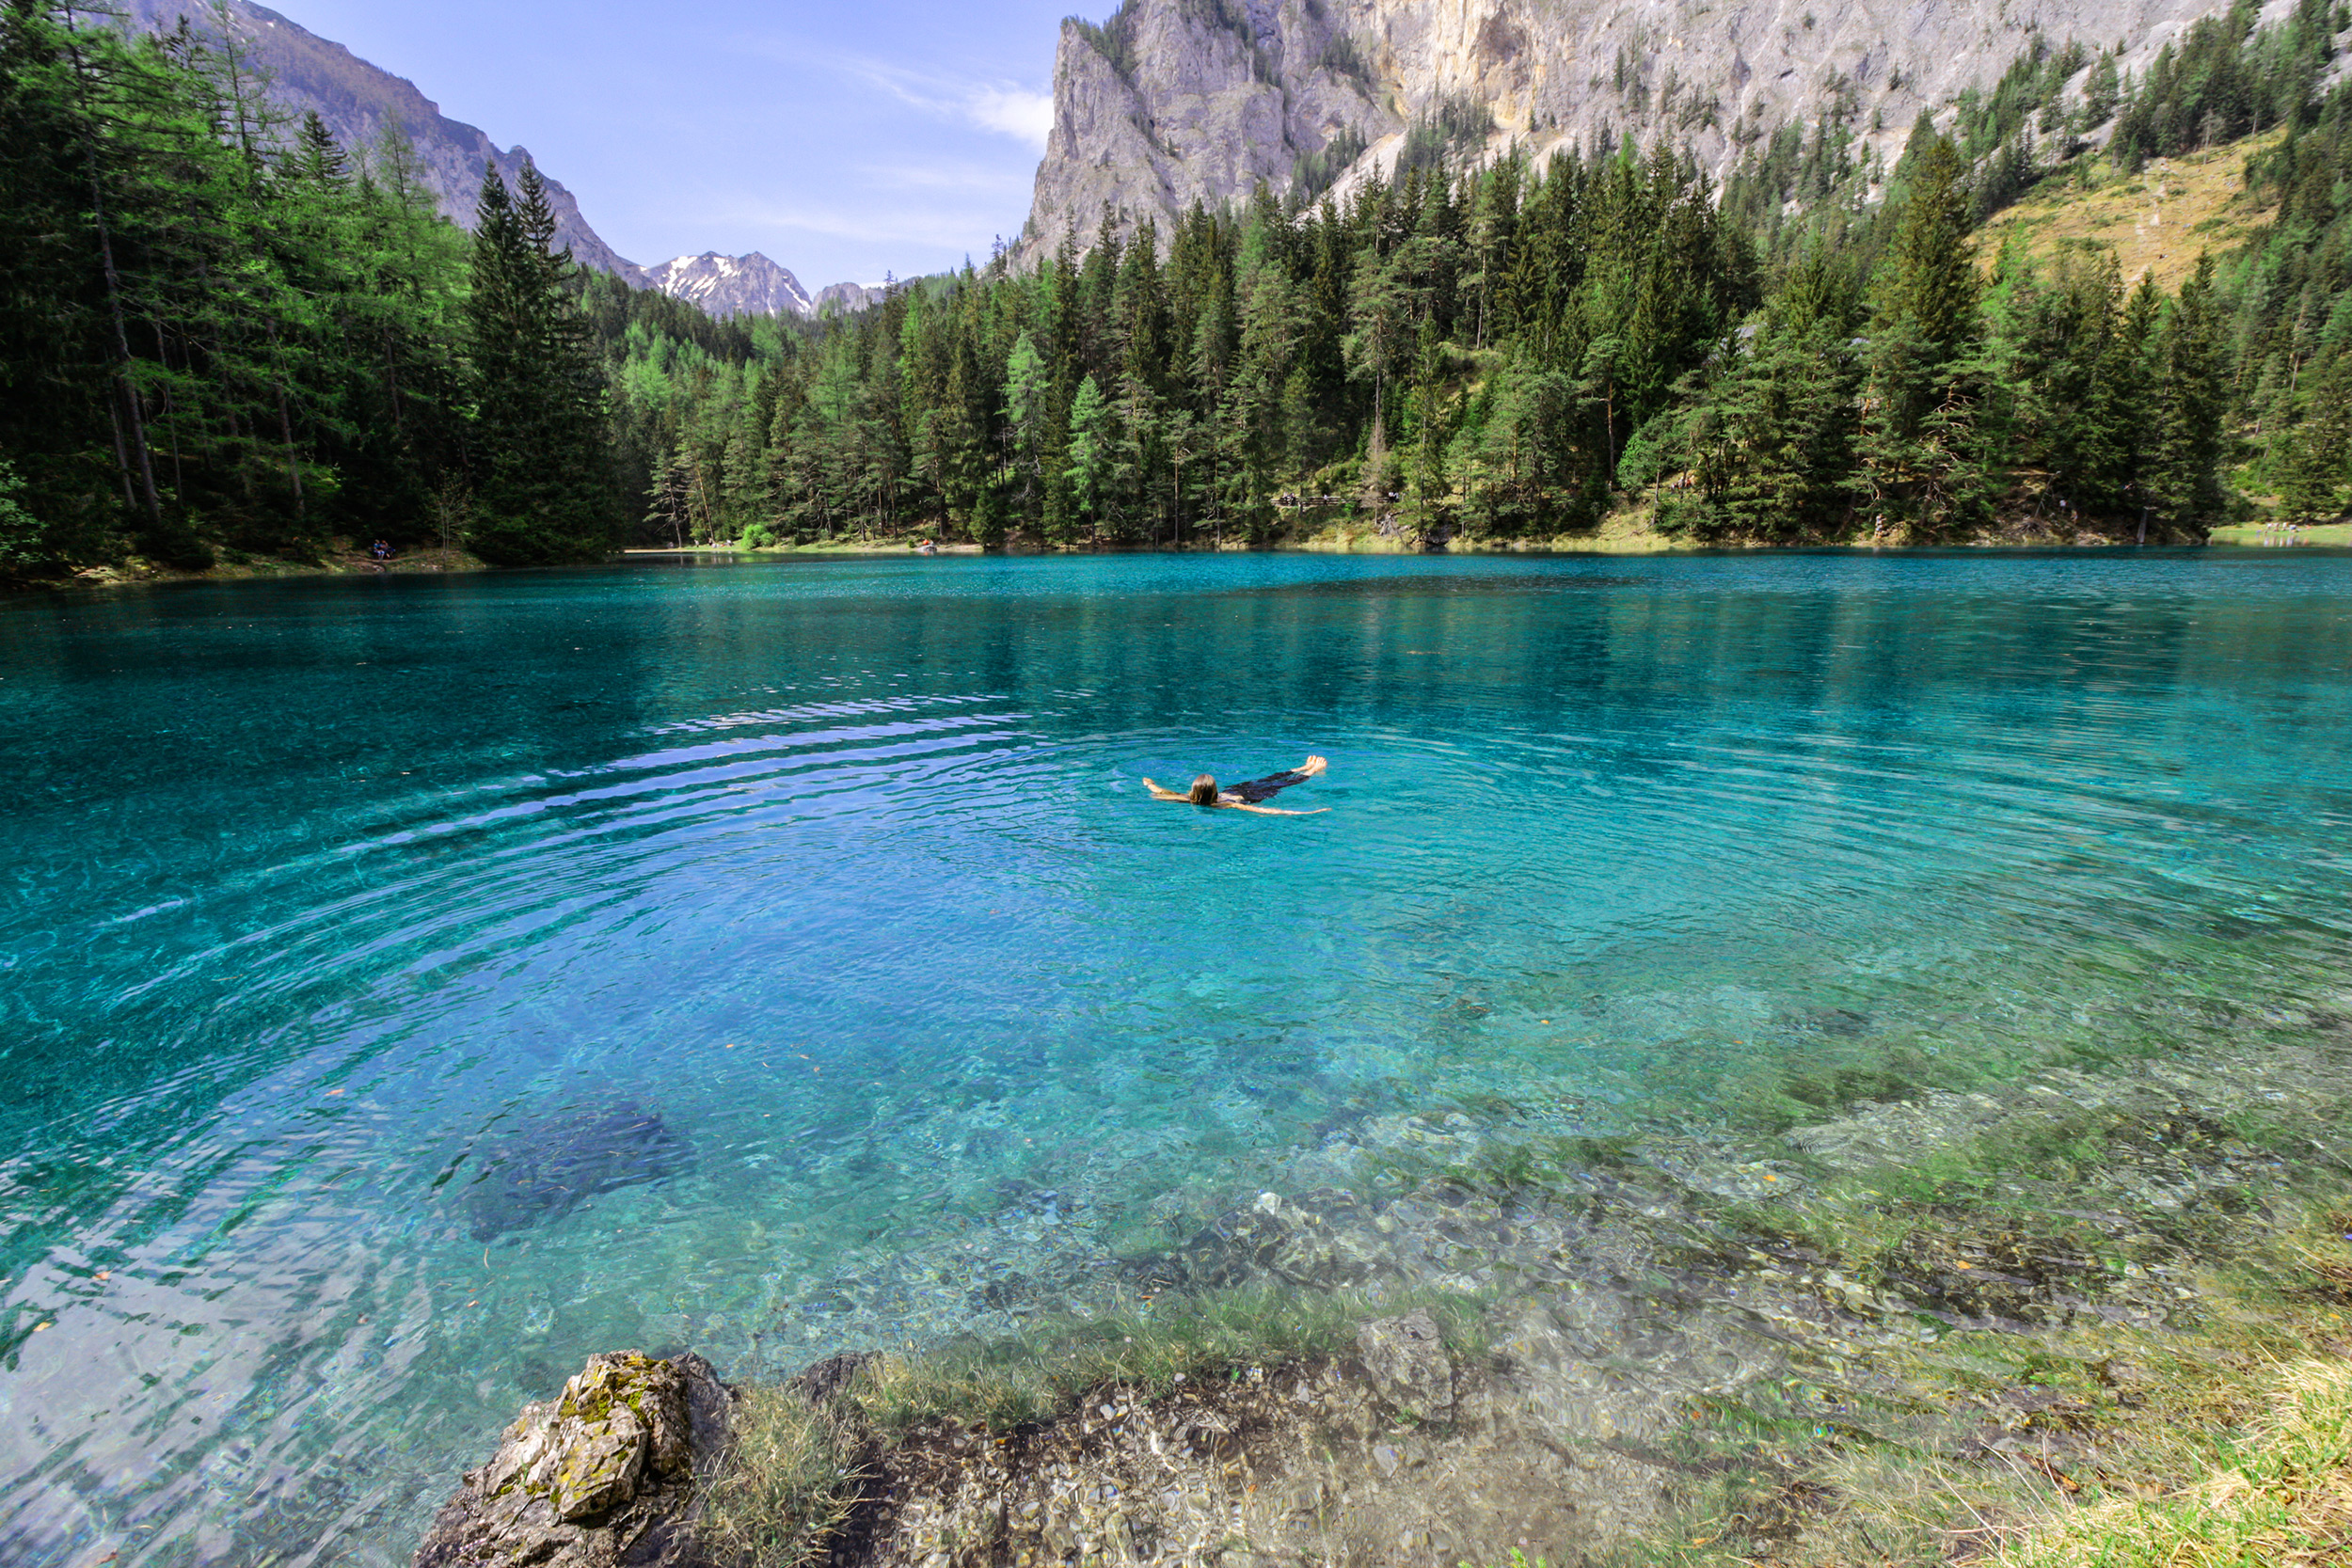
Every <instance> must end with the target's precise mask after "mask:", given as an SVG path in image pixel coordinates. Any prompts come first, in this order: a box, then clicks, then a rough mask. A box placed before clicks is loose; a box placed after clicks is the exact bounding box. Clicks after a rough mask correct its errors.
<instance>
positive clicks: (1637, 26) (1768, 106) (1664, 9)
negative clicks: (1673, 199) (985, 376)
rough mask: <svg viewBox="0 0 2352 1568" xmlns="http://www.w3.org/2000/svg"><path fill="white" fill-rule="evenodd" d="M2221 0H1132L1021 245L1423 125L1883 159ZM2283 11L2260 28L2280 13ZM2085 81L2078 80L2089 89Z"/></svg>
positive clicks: (2128, 50)
mask: <svg viewBox="0 0 2352 1568" xmlns="http://www.w3.org/2000/svg"><path fill="white" fill-rule="evenodd" d="M2225 8H2226V5H2225V4H2224V3H2223V0H1927V3H1925V4H1915V3H1913V0H1735V3H1734V4H1731V5H1729V6H1724V5H1719V4H1717V0H1632V3H1629V4H1624V5H1618V6H1613V7H1598V6H1581V5H1567V4H1563V3H1561V0H1124V3H1123V4H1122V5H1121V6H1120V9H1119V10H1118V12H1117V13H1116V14H1115V15H1113V16H1112V17H1111V19H1110V20H1109V21H1108V22H1107V23H1105V24H1103V25H1102V26H1100V27H1096V26H1092V25H1090V24H1086V23H1083V22H1080V21H1077V20H1075V19H1073V20H1071V21H1069V22H1067V23H1065V24H1063V26H1062V32H1061V40H1060V43H1059V47H1058V53H1057V59H1056V63H1055V71H1054V129H1053V133H1052V135H1051V136H1050V137H1049V139H1048V141H1047V144H1046V152H1045V157H1044V160H1043V162H1042V163H1041V165H1040V166H1039V168H1038V175H1037V185H1036V192H1035V196H1034V199H1033V202H1032V205H1031V210H1030V216H1029V221H1028V224H1027V227H1026V229H1025V230H1024V233H1023V238H1022V244H1021V250H1020V254H1021V257H1022V259H1023V260H1034V259H1035V258H1036V257H1037V256H1039V255H1040V254H1041V253H1043V252H1045V251H1049V250H1051V249H1052V248H1053V247H1055V246H1056V245H1059V244H1061V243H1062V242H1063V240H1064V239H1065V237H1074V239H1075V240H1076V241H1077V243H1078V244H1080V245H1085V244H1086V243H1087V242H1088V241H1089V239H1090V238H1091V236H1092V235H1093V233H1094V231H1095V229H1096V226H1097V224H1098V222H1099V221H1100V217H1101V214H1102V213H1103V211H1104V208H1105V207H1106V206H1107V208H1108V209H1109V210H1110V212H1111V214H1112V216H1113V219H1114V222H1115V224H1116V225H1117V227H1118V228H1119V229H1120V230H1121V231H1123V232H1132V231H1133V230H1134V229H1135V228H1136V227H1137V226H1138V225H1139V224H1140V223H1141V222H1142V221H1143V220H1144V219H1146V218H1152V219H1156V220H1157V221H1158V222H1159V224H1160V229H1161V234H1162V236H1163V240H1165V238H1166V236H1167V235H1168V230H1169V227H1170V220H1171V219H1172V218H1174V217H1175V216H1177V215H1178V214H1182V213H1183V212H1184V210H1185V209H1186V208H1188V207H1189V206H1190V205H1191V204H1192V203H1193V202H1195V201H1200V202H1201V203H1203V204H1205V205H1208V206H1210V207H1212V208H1214V207H1216V206H1219V205H1223V204H1228V203H1233V202H1238V201H1241V200H1245V199H1247V198H1248V196H1249V195H1250V193H1251V191H1252V190H1253V189H1254V188H1255V187H1256V186H1257V185H1258V184H1259V183H1260V182H1263V183H1264V184H1265V185H1266V186H1267V187H1268V188H1269V189H1270V190H1272V191H1273V192H1274V193H1276V194H1277V195H1280V196H1289V195H1293V194H1297V195H1302V196H1304V195H1312V194H1314V193H1315V192H1317V191H1319V190H1320V189H1322V188H1325V187H1327V186H1330V185H1337V186H1338V187H1339V188H1340V189H1342V190H1344V189H1346V188H1347V187H1348V186H1349V185H1351V184H1352V183H1354V182H1359V181H1362V180H1364V179H1367V178H1370V177H1371V176H1372V175H1373V174H1375V172H1380V173H1385V172H1387V171H1389V170H1391V169H1392V168H1393V167H1394V166H1395V164H1396V160H1397V157H1398V154H1399V152H1400V151H1401V150H1403V149H1404V148H1405V146H1406V140H1407V136H1408V135H1414V134H1418V135H1422V136H1423V137H1427V136H1432V135H1435V136H1440V137H1446V138H1448V139H1451V140H1452V141H1453V142H1454V144H1455V147H1456V149H1457V150H1458V151H1459V152H1461V153H1467V154H1468V155H1470V156H1473V157H1474V156H1477V155H1480V154H1490V153H1492V152H1495V151H1499V150H1502V148H1503V147H1505V146H1508V145H1510V144H1512V143H1514V142H1516V143H1518V144H1519V145H1521V146H1523V147H1525V148H1527V149H1528V150H1531V151H1533V152H1534V154H1535V155H1536V156H1537V157H1538V158H1543V157H1547V156H1549V154H1550V152H1552V151H1553V150H1556V149H1559V148H1562V147H1571V146H1573V147H1589V146H1592V145H1595V144H1604V145H1607V144H1613V143H1614V142H1615V140H1616V139H1617V137H1618V136H1620V135H1625V134H1628V133H1630V134H1631V135H1633V136H1635V138H1636V139H1637V140H1639V141H1642V142H1644V143H1647V142H1649V141H1650V140H1652V139H1654V138H1657V137H1660V136H1664V137H1667V138H1669V139H1671V140H1673V141H1676V142H1679V143H1682V144H1684V145H1686V146H1687V147H1688V148H1689V149H1690V150H1691V151H1692V153H1693V155H1695V156H1696V157H1697V158H1698V159H1699V160H1700V162H1701V163H1702V164H1703V165H1705V166H1709V167H1710V168H1712V169H1713V170H1714V171H1715V172H1716V173H1717V174H1718V175H1719V176H1720V175H1721V174H1722V173H1724V171H1726V170H1727V169H1728V168H1730V167H1731V166H1732V165H1734V164H1735V163H1736V162H1737V160H1738V158H1739V156H1740V151H1741V150H1742V149H1743V148H1744V147H1746V146H1748V145H1750V144H1752V143H1754V142H1755V141H1756V139H1758V138H1759V137H1761V136H1764V135H1770V134H1771V133H1772V131H1773V130H1775V129H1777V128H1778V127H1780V126H1782V125H1784V124H1788V123H1790V122H1796V123H1801V124H1811V123H1813V122H1815V121H1817V120H1819V119H1820V118H1822V117H1823V116H1824V115H1825V114H1838V115H1842V116H1843V117H1844V118H1845V120H1846V122H1847V123H1848V124H1849V125H1850V126H1851V127H1852V128H1853V130H1854V131H1855V132H1856V133H1857V134H1858V135H1861V136H1862V137H1863V138H1865V140H1866V141H1867V143H1868V145H1869V148H1870V150H1874V151H1877V152H1880V153H1883V155H1884V156H1885V157H1886V158H1887V160H1888V161H1890V162H1891V161H1892V159H1893V157H1894V156H1895V155H1896V154H1897V153H1899V151H1900V149H1901V146H1902V142H1903V140H1904V138H1905V137H1906V136H1907V135H1909V133H1910V130H1911V127H1912V125H1913V123H1914V121H1915V119H1917V117H1918V116H1919V114H1920V113H1921V112H1922V111H1926V112H1929V113H1931V114H1932V113H1939V112H1942V111H1943V110H1945V109H1946V108H1947V107H1948V106H1949V104H1950V103H1951V102H1952V100H1953V99H1954V97H1955V96H1956V95H1958V94H1959V93H1960V92H1962V91H1963V89H1965V88H1968V87H1990V86H1991V85H1992V84H1993V83H1994V82H1995V81H1996V80H1998V78H1999V77H2000V75H2001V73H2002V72H2003V71H2005V70H2007V69H2008V67H2009V66H2010V62H2011V61H2013V60H2014V59H2015V58H2016V57H2017V56H2018V55H2020V54H2022V53H2024V52H2025V51H2026V49H2027V48H2029V47H2030V45H2031V42H2032V40H2033V36H2034V34H2035V33H2036V32H2037V31H2038V32H2039V33H2041V34H2042V37H2043V38H2045V39H2046V40H2048V41H2049V42H2050V43H2051V44H2053V45H2062V44H2063V43H2064V42H2065V41H2066V40H2070V39H2071V40H2081V41H2082V42H2083V43H2084V45H2085V46H2086V47H2087V48H2090V49H2092V50H2094V51H2095V50H2099V49H2105V48H2110V47H2120V48H2121V49H2122V61H2121V64H2122V66H2123V68H2124V69H2126V70H2131V71H2145V69H2146V67H2147V65H2148V63H2149V61H2150V60H2151V59H2153V56H2154V55H2155V54H2156V52H2157V50H2158V49H2159V48H2161V47H2162V46H2163V44H2165V43H2166V42H2167V41H2169V40H2172V39H2174V38H2176V37H2178V36H2179V35H2180V34H2181V33H2182V32H2183V31H2184V30H2185V29H2186V27H2187V26H2188V25H2189V24H2191V23H2192V22H2195V21H2196V20H2197V19H2198V18H2200V17H2202V16H2206V15H2210V14H2213V13H2215V12H2217V11H2220V10H2223V9H2225ZM2287 8H2288V7H2287V5H2286V4H2285V0H2270V5H2269V8H2268V10H2267V11H2266V12H2265V16H2266V17H2268V16H2270V15H2271V14H2273V13H2276V14H2280V15H2283V14H2284V12H2285V11H2286V9H2287ZM2077 90H2079V84H2077Z"/></svg>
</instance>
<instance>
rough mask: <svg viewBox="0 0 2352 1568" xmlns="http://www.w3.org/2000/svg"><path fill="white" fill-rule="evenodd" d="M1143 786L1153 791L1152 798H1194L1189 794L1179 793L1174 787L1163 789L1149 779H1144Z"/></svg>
mask: <svg viewBox="0 0 2352 1568" xmlns="http://www.w3.org/2000/svg"><path fill="white" fill-rule="evenodd" d="M1143 787H1144V788H1146V789H1148V790H1150V791H1151V792H1152V799H1153V800H1191V799H1192V797H1191V796H1189V795H1179V794H1177V793H1176V791H1174V790H1172V789H1162V788H1161V787H1160V786H1159V785H1158V784H1153V783H1152V781H1151V780H1149V779H1146V780H1144V781H1143Z"/></svg>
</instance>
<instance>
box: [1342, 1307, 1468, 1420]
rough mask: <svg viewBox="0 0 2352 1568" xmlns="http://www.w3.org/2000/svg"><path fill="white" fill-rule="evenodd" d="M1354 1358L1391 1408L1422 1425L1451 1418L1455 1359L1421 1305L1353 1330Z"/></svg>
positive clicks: (1434, 1320)
mask: <svg viewBox="0 0 2352 1568" xmlns="http://www.w3.org/2000/svg"><path fill="white" fill-rule="evenodd" d="M1356 1354H1357V1356H1358V1358H1359V1359H1360V1360H1361V1361H1362V1362H1363V1364H1364V1370H1365V1372H1366V1373H1367V1374H1369V1375H1370V1376H1371V1378H1372V1384H1373V1386H1374V1387H1375V1388H1376V1389H1377V1390H1379V1393H1380V1397H1381V1398H1382V1399H1383V1400H1385V1401H1387V1402H1389V1404H1390V1405H1391V1406H1392V1407H1394V1408H1395V1409H1396V1410H1398V1411H1400V1412H1402V1413H1403V1414H1405V1415H1407V1416H1411V1417H1414V1418H1418V1419H1421V1420H1425V1421H1446V1420H1451V1419H1453V1418H1454V1360H1453V1358H1452V1357H1451V1356H1449V1355H1447V1354H1446V1353H1445V1341H1444V1339H1443V1338H1442V1337H1441V1336H1440V1335H1439V1333H1438V1321H1437V1320H1436V1319H1435V1318H1433V1317H1431V1316H1430V1315H1429V1312H1428V1309H1427V1308H1425V1307H1422V1308H1417V1309H1415V1310H1414V1311H1411V1312H1407V1313H1406V1314H1405V1316H1403V1317H1401V1318H1382V1319H1380V1320H1379V1321H1378V1322H1376V1323H1366V1324H1364V1325H1363V1326H1362V1327H1361V1328H1359V1329H1358V1330H1357V1331H1356Z"/></svg>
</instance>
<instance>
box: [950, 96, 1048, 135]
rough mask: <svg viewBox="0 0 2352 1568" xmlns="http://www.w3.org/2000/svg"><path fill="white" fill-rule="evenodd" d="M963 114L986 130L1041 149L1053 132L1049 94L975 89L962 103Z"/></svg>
mask: <svg viewBox="0 0 2352 1568" xmlns="http://www.w3.org/2000/svg"><path fill="white" fill-rule="evenodd" d="M964 112H965V113H967V114H969V115H970V116H971V117H972V119H974V120H975V121H976V122H977V123H978V124H979V125H980V126H981V127H982V128H983V129H985V130H990V131H1001V132H1003V133H1004V134H1005V135H1008V136H1018V137H1020V138H1021V139H1022V140H1023V141H1025V142H1034V143H1035V144H1036V145H1037V146H1039V147H1041V148H1042V147H1043V146H1044V145H1045V137H1046V135H1047V133H1049V132H1050V131H1052V130H1053V129H1054V95H1053V94H1052V93H1048V92H1024V91H1023V90H1022V89H1020V88H1019V87H975V88H973V89H972V90H971V92H970V93H969V94H968V95H967V96H966V98H965V99H964Z"/></svg>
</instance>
